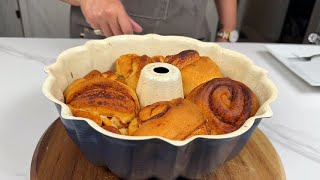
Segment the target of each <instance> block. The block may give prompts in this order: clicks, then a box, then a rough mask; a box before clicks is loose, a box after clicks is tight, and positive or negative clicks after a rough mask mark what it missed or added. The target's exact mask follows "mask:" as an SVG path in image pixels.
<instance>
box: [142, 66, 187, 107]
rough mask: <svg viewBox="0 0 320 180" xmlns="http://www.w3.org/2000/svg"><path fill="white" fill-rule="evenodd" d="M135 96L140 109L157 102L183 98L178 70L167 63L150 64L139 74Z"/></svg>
mask: <svg viewBox="0 0 320 180" xmlns="http://www.w3.org/2000/svg"><path fill="white" fill-rule="evenodd" d="M137 95H138V98H139V101H140V105H141V107H144V106H147V105H150V104H153V103H155V102H159V101H170V100H172V99H175V98H183V86H182V79H181V73H180V70H179V69H178V68H177V67H175V66H173V65H171V64H168V63H151V64H148V65H146V66H145V67H144V68H143V69H142V70H141V73H140V78H139V81H138V85H137Z"/></svg>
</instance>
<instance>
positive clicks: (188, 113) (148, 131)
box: [129, 98, 208, 140]
mask: <svg viewBox="0 0 320 180" xmlns="http://www.w3.org/2000/svg"><path fill="white" fill-rule="evenodd" d="M132 123H133V125H131V124H130V126H129V132H131V133H129V134H132V135H133V136H161V137H165V138H168V139H172V140H184V139H186V138H188V137H191V135H192V134H193V132H195V131H199V132H201V134H208V132H206V130H204V129H202V130H198V129H201V128H203V126H204V124H205V123H206V117H205V115H204V114H203V113H202V111H201V109H200V108H198V107H197V106H196V105H195V104H193V103H191V102H190V101H188V100H185V99H181V98H178V99H173V100H171V101H162V102H157V103H154V104H151V105H149V106H146V107H144V108H142V109H141V111H140V112H139V115H138V118H137V122H134V121H132ZM131 127H132V128H133V129H131ZM199 132H198V133H197V132H195V133H194V134H193V135H197V134H199Z"/></svg>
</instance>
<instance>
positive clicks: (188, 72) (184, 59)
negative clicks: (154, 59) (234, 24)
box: [165, 50, 223, 97]
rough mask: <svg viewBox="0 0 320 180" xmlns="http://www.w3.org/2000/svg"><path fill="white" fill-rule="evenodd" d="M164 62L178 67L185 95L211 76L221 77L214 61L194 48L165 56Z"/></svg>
mask: <svg viewBox="0 0 320 180" xmlns="http://www.w3.org/2000/svg"><path fill="white" fill-rule="evenodd" d="M165 62H166V63H170V64H172V65H174V66H176V67H178V68H179V69H180V72H181V76H182V84H183V93H184V96H185V97H186V96H187V95H188V94H189V93H190V92H191V91H192V90H193V89H194V88H195V87H197V86H198V85H200V84H202V83H204V82H207V81H209V80H211V79H213V78H221V77H223V76H222V74H221V72H220V70H219V67H218V66H217V65H216V63H215V62H213V61H212V60H211V59H210V58H208V57H206V56H199V53H198V52H197V51H194V50H186V51H182V52H180V53H179V54H176V55H171V56H166V57H165Z"/></svg>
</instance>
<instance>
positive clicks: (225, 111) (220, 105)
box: [187, 78, 259, 134]
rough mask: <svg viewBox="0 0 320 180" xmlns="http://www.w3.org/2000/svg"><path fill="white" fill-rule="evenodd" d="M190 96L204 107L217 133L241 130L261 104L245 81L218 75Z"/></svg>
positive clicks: (199, 105) (189, 97) (198, 104)
mask: <svg viewBox="0 0 320 180" xmlns="http://www.w3.org/2000/svg"><path fill="white" fill-rule="evenodd" d="M187 99H188V100H190V101H191V102H193V103H195V104H196V105H197V106H198V107H200V108H201V109H202V111H203V112H204V113H205V115H206V116H207V118H208V123H209V125H210V127H211V129H212V130H213V134H225V133H229V132H232V131H235V130H237V129H238V128H240V126H242V125H243V123H244V122H245V121H246V120H247V119H248V118H249V117H251V116H253V115H255V113H256V112H257V110H258V108H259V103H258V100H257V98H256V96H255V94H254V93H253V92H252V90H251V89H250V88H248V87H247V86H246V85H245V84H243V83H241V82H238V81H234V80H231V79H229V78H216V79H213V80H211V81H208V82H206V83H204V84H201V85H200V86H198V87H196V88H195V89H194V90H193V91H191V93H190V94H189V96H188V97H187Z"/></svg>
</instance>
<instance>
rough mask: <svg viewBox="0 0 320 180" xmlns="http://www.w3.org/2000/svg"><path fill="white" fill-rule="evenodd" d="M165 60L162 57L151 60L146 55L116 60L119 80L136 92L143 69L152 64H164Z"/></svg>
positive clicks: (129, 55)
mask: <svg viewBox="0 0 320 180" xmlns="http://www.w3.org/2000/svg"><path fill="white" fill-rule="evenodd" d="M163 60H164V57H162V56H155V57H152V58H151V57H149V56H146V55H143V56H139V55H136V54H127V55H123V56H120V58H118V59H117V60H116V74H117V76H118V77H119V78H121V79H123V80H124V81H125V83H126V84H127V85H128V86H130V87H131V88H133V89H134V90H135V89H136V87H137V84H138V80H139V77H140V73H141V70H142V69H143V67H144V66H146V65H147V64H150V63H154V62H163Z"/></svg>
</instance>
